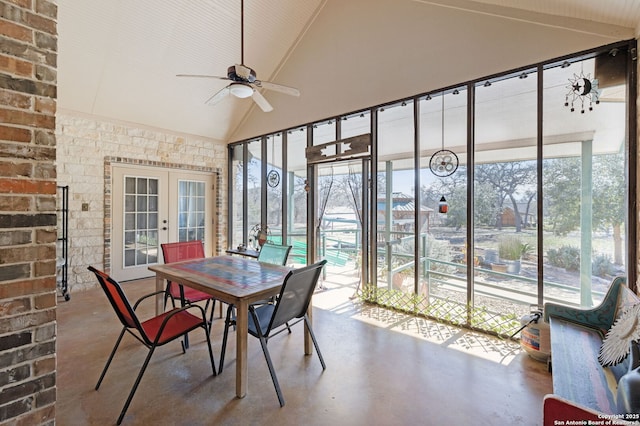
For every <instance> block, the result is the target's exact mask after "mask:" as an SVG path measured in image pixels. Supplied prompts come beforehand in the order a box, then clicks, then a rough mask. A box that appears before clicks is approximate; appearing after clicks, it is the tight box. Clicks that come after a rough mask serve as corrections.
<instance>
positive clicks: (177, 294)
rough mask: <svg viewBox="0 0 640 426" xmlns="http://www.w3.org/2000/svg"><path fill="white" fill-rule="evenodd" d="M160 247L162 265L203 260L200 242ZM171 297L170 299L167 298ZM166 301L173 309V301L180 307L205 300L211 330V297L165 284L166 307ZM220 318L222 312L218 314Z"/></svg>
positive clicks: (187, 343)
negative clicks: (208, 311) (178, 302)
mask: <svg viewBox="0 0 640 426" xmlns="http://www.w3.org/2000/svg"><path fill="white" fill-rule="evenodd" d="M160 246H161V247H162V257H163V259H164V263H173V262H179V261H181V260H190V259H202V258H204V248H203V247H202V241H200V240H192V241H180V242H176V243H164V244H160ZM170 295H171V296H172V297H171V298H170V297H169V296H170ZM168 299H171V302H172V303H173V307H174V308H175V307H176V306H175V299H178V300H180V305H181V306H186V305H190V304H193V303H196V302H200V301H202V300H206V304H205V305H204V311H205V312H207V310H208V309H209V304H210V303H211V313H210V314H209V323H208V324H209V329H211V323H212V322H213V311H214V309H215V307H216V299H214V298H213V297H211V295H210V294H207V293H204V292H202V291H200V290H196V289H194V288H191V287H188V286H185V285H181V284H176V283H174V282H171V281H169V282H167V289H166V292H165V298H164V305H165V307H166V306H167V301H168ZM220 315H221V316H222V311H221V313H220ZM184 345H185V348H188V347H189V340H188V339H185V340H184Z"/></svg>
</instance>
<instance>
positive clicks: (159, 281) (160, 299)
mask: <svg viewBox="0 0 640 426" xmlns="http://www.w3.org/2000/svg"><path fill="white" fill-rule="evenodd" d="M162 290H164V278H161V277H159V276H157V275H156V291H162ZM163 312H164V296H163V295H162V294H156V315H160V314H161V313H163Z"/></svg>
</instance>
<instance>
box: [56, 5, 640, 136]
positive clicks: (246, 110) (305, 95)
mask: <svg viewBox="0 0 640 426" xmlns="http://www.w3.org/2000/svg"><path fill="white" fill-rule="evenodd" d="M244 8H245V19H244V24H245V35H244V42H245V49H244V59H245V63H246V64H247V65H248V66H250V67H252V68H253V69H255V70H256V72H257V74H258V78H259V79H262V80H268V81H272V82H275V83H279V84H284V85H288V86H294V87H297V88H299V89H300V91H301V92H302V95H301V96H300V97H299V98H295V97H289V96H286V95H283V94H280V93H277V92H274V91H270V90H264V91H263V95H264V96H265V97H266V98H267V99H268V100H269V102H270V103H271V104H272V105H273V106H274V108H275V110H274V111H273V112H269V113H265V112H263V111H262V110H260V109H259V108H257V107H255V106H254V103H253V102H252V101H251V99H236V98H233V97H228V98H227V99H225V100H224V101H222V102H220V103H218V104H216V105H215V106H209V105H205V101H206V100H207V99H208V98H209V97H210V96H211V95H213V94H214V93H215V92H217V91H218V90H220V89H221V88H223V87H225V86H226V84H227V83H228V82H225V81H223V80H208V79H184V78H182V79H181V78H177V77H176V74H180V73H192V74H212V75H221V76H224V75H226V71H227V67H229V66H230V65H233V64H236V63H239V62H240V52H241V43H240V40H241V34H240V0H199V1H190V2H185V1H182V0H136V1H128V0H110V1H97V0H63V1H60V2H59V3H58V33H59V46H58V51H59V57H58V108H59V110H60V112H62V113H64V112H69V113H75V114H83V115H90V116H96V117H99V118H104V119H110V120H117V121H124V122H129V123H135V124H137V125H143V126H150V127H155V128H161V129H167V130H171V131H175V132H181V133H187V134H193V135H199V136H205V137H208V138H211V139H215V140H220V141H223V142H228V141H233V140H238V139H241V138H245V137H249V136H254V135H257V134H261V133H264V132H267V131H273V130H279V129H283V128H286V127H288V126H293V125H296V124H300V123H304V122H308V121H311V120H318V119H322V118H325V117H329V116H331V115H333V114H339V113H345V112H349V111H353V110H356V109H358V108H364V107H367V106H370V105H376V104H380V103H384V102H388V101H392V100H394V99H398V98H400V97H403V96H411V95H413V94H416V93H422V92H425V91H427V90H434V89H438V88H440V87H444V86H446V85H450V84H455V83H458V82H462V81H465V80H470V79H474V78H480V77H482V76H484V75H489V74H491V73H496V72H500V71H503V70H507V69H510V68H515V67H519V66H525V65H528V64H531V63H534V62H536V61H541V60H545V59H549V58H552V57H555V56H560V55H564V54H569V53H572V52H575V51H579V50H583V49H588V48H591V47H596V46H599V45H604V44H608V43H612V42H615V41H619V40H624V39H629V38H634V37H635V38H637V37H638V34H639V33H640V24H639V22H640V2H638V1H637V0H607V1H602V0H537V1H535V2H532V1H530V0H477V1H472V0H434V1H428V0H376V1H367V0H268V1H267V0H245V5H244Z"/></svg>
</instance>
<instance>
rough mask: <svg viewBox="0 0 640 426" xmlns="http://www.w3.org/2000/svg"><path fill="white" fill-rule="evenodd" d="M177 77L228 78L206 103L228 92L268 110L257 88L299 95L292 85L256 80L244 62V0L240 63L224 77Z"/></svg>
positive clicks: (181, 75) (214, 102)
mask: <svg viewBox="0 0 640 426" xmlns="http://www.w3.org/2000/svg"><path fill="white" fill-rule="evenodd" d="M177 77H193V78H212V79H218V80H230V81H231V83H230V84H229V85H228V86H227V87H225V88H223V89H221V90H220V91H218V92H216V93H215V94H214V95H213V96H211V97H210V98H209V99H207V101H206V102H205V104H207V105H215V104H217V103H218V102H220V101H221V100H223V99H225V98H226V97H227V96H229V95H230V94H231V95H234V96H235V97H237V98H248V97H249V96H251V98H252V99H253V101H254V102H255V103H256V104H258V106H259V107H260V108H261V109H262V110H263V111H264V112H269V111H272V110H273V107H272V106H271V104H270V103H269V102H268V101H267V100H266V99H265V97H264V96H262V93H260V92H259V91H258V88H263V89H269V90H275V91H277V92H281V93H284V94H286V95H291V96H300V91H299V90H298V89H294V88H293V87H288V86H282V85H280V84H275V83H271V82H268V81H262V80H258V79H257V78H256V72H255V71H254V70H253V69H251V68H249V67H248V66H246V65H245V64H244V0H242V1H241V3H240V64H235V65H232V66H230V67H229V68H228V69H227V76H226V77H219V76H215V75H201V74H177Z"/></svg>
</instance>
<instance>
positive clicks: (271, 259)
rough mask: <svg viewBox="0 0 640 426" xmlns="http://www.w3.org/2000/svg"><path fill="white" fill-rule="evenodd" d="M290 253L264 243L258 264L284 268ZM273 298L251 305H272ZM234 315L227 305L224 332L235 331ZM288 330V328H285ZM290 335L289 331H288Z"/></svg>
mask: <svg viewBox="0 0 640 426" xmlns="http://www.w3.org/2000/svg"><path fill="white" fill-rule="evenodd" d="M290 251H291V246H283V245H279V244H273V243H268V242H267V243H264V245H263V246H262V248H261V249H260V252H259V253H258V262H264V263H271V264H273V265H282V266H284V265H285V264H286V263H287V257H289V252H290ZM275 300H276V298H275V296H274V297H272V298H270V299H268V300H260V301H258V302H255V303H253V304H252V305H254V306H260V305H264V304H265V303H273V302H275ZM234 314H235V306H234V305H229V306H228V307H227V316H226V319H225V330H227V328H228V327H229V326H233V327H234V330H235V325H236V324H235V320H233V321H232V317H234ZM287 329H288V327H287ZM289 333H291V330H289ZM226 346H227V341H226V340H225V341H224V342H223V344H222V355H221V359H220V368H222V364H223V362H224V352H225V350H226Z"/></svg>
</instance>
